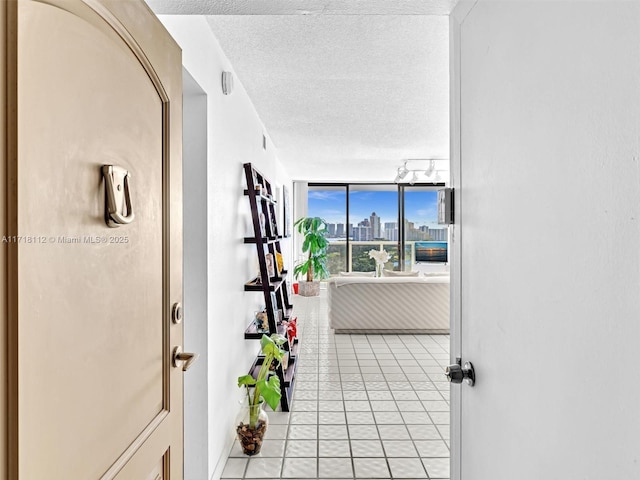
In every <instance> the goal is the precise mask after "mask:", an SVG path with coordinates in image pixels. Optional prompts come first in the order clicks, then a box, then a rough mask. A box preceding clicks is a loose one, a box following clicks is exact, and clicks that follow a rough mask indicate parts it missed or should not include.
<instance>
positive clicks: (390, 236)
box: [383, 222, 398, 242]
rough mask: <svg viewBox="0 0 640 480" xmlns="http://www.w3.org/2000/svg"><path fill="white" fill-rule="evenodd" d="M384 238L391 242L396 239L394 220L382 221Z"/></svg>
mask: <svg viewBox="0 0 640 480" xmlns="http://www.w3.org/2000/svg"><path fill="white" fill-rule="evenodd" d="M383 233H384V239H385V240H391V241H392V242H397V241H398V224H397V223H396V222H385V223H384V232H383Z"/></svg>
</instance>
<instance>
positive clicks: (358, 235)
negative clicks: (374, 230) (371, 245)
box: [352, 222, 371, 242]
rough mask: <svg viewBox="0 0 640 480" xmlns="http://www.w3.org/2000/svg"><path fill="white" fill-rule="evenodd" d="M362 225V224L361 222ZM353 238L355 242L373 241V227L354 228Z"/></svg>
mask: <svg viewBox="0 0 640 480" xmlns="http://www.w3.org/2000/svg"><path fill="white" fill-rule="evenodd" d="M361 223H362V222H361ZM352 238H353V241H354V242H368V241H370V240H371V227H364V226H360V225H358V226H357V227H353V233H352Z"/></svg>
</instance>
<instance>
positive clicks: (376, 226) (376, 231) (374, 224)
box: [369, 212, 382, 239]
mask: <svg viewBox="0 0 640 480" xmlns="http://www.w3.org/2000/svg"><path fill="white" fill-rule="evenodd" d="M369 224H370V225H371V238H372V239H379V238H382V231H381V229H380V217H379V216H378V215H376V212H372V213H371V216H370V217H369Z"/></svg>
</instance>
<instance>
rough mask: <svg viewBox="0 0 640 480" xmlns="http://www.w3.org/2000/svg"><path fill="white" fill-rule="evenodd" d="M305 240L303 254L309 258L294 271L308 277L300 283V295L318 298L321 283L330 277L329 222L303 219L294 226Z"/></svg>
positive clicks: (311, 218)
mask: <svg viewBox="0 0 640 480" xmlns="http://www.w3.org/2000/svg"><path fill="white" fill-rule="evenodd" d="M293 226H294V227H295V228H296V230H297V231H298V233H300V234H301V235H302V236H303V238H304V240H303V242H302V252H303V253H307V252H308V256H307V259H306V260H305V261H303V262H302V263H299V264H298V265H296V266H295V268H294V269H293V273H294V274H295V276H296V277H297V278H298V277H304V276H306V280H307V281H306V282H300V285H299V287H298V293H299V294H300V295H302V296H305V297H312V296H317V295H319V294H320V282H317V281H314V280H315V279H318V280H322V279H323V278H328V277H329V270H328V269H327V248H328V246H329V242H328V241H327V233H328V232H329V231H328V229H327V222H325V221H324V220H323V219H322V218H320V217H302V218H300V219H298V220H297V221H296V223H294V225H293Z"/></svg>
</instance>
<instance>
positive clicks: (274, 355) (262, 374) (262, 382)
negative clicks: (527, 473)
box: [238, 333, 287, 428]
mask: <svg viewBox="0 0 640 480" xmlns="http://www.w3.org/2000/svg"><path fill="white" fill-rule="evenodd" d="M286 341H287V340H286V338H285V337H283V336H282V335H279V334H277V333H274V334H273V335H271V337H267V336H266V335H262V338H261V339H260V347H261V348H262V353H263V354H264V361H263V362H262V365H261V366H260V370H259V372H258V377H257V378H253V376H251V375H242V376H240V377H238V387H243V386H244V387H246V389H247V400H248V402H249V411H250V417H249V426H250V427H251V428H256V424H257V422H258V415H259V413H260V410H259V408H258V405H260V402H261V399H263V400H264V401H265V402H267V404H268V405H269V406H270V407H271V408H272V409H273V410H275V409H276V408H278V403H279V402H280V397H281V396H282V393H281V392H280V379H279V378H278V376H277V375H275V374H272V375H270V373H272V372H270V370H269V366H270V365H271V364H272V363H273V361H274V360H275V361H276V362H277V363H280V361H281V360H282V357H283V356H284V354H285V351H284V350H283V349H282V348H280V347H281V346H282V345H283V344H284V343H285V342H286ZM251 387H254V388H253V395H252V393H251Z"/></svg>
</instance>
